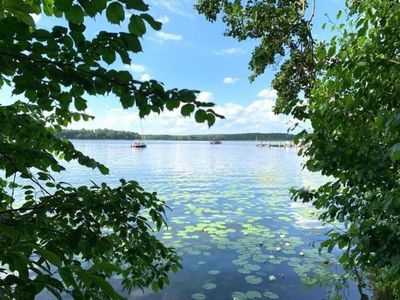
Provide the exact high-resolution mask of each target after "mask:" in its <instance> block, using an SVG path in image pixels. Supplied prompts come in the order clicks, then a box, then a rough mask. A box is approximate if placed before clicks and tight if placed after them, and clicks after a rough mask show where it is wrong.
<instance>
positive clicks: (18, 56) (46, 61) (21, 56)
mask: <svg viewBox="0 0 400 300" xmlns="http://www.w3.org/2000/svg"><path fill="white" fill-rule="evenodd" d="M0 55H4V56H8V57H12V58H15V59H17V60H18V59H23V60H28V61H32V62H35V63H39V64H51V65H55V66H57V67H59V68H62V69H64V68H65V67H71V68H73V69H74V70H75V71H76V72H81V73H84V74H87V75H90V76H92V77H99V78H101V79H104V80H106V81H108V82H110V83H114V84H116V85H119V86H122V87H128V88H130V89H132V90H133V91H134V92H136V91H137V89H136V86H135V85H134V84H135V83H138V84H139V83H141V81H138V80H132V83H131V84H125V83H123V82H120V81H118V80H115V79H113V78H109V77H107V76H104V75H102V74H98V73H96V72H93V71H86V70H82V69H79V68H78V67H76V66H75V65H73V64H70V63H63V62H59V61H52V60H50V59H37V58H32V57H29V56H27V55H25V54H12V53H8V52H4V51H0Z"/></svg>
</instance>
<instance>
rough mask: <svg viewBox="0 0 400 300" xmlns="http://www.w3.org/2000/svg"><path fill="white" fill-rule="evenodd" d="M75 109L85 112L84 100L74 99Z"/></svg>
mask: <svg viewBox="0 0 400 300" xmlns="http://www.w3.org/2000/svg"><path fill="white" fill-rule="evenodd" d="M74 103H75V108H76V109H77V110H80V111H82V110H85V109H86V108H87V104H86V100H85V99H83V98H81V97H75V102H74Z"/></svg>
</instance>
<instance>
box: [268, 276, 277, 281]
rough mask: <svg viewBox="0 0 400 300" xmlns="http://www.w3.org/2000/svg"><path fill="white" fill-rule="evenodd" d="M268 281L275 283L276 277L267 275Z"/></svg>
mask: <svg viewBox="0 0 400 300" xmlns="http://www.w3.org/2000/svg"><path fill="white" fill-rule="evenodd" d="M268 280H269V281H271V282H275V281H276V277H275V276H274V275H269V277H268Z"/></svg>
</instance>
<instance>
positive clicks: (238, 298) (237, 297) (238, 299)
mask: <svg viewBox="0 0 400 300" xmlns="http://www.w3.org/2000/svg"><path fill="white" fill-rule="evenodd" d="M232 299H234V300H245V299H247V295H246V294H245V293H242V292H233V293H232Z"/></svg>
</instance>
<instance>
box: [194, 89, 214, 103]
mask: <svg viewBox="0 0 400 300" xmlns="http://www.w3.org/2000/svg"><path fill="white" fill-rule="evenodd" d="M197 101H200V102H212V101H214V100H213V94H212V93H211V92H207V91H204V92H200V93H199V94H198V95H197Z"/></svg>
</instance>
